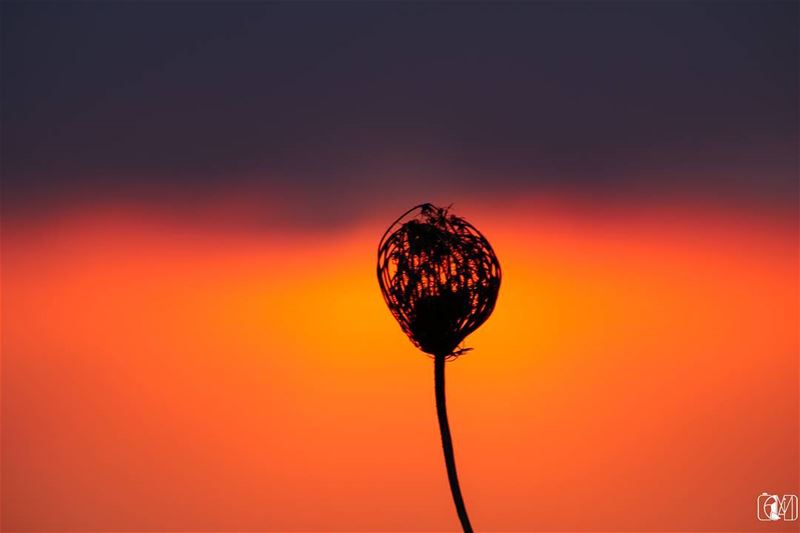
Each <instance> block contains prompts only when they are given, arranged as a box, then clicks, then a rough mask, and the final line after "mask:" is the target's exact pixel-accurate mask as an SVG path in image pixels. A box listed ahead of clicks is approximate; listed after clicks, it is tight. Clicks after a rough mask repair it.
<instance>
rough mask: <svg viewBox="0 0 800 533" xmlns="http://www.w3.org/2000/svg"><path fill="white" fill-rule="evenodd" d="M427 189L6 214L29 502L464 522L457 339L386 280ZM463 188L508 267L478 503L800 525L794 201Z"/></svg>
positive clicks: (508, 519)
mask: <svg viewBox="0 0 800 533" xmlns="http://www.w3.org/2000/svg"><path fill="white" fill-rule="evenodd" d="M405 207H407V206H404V205H403V206H401V205H396V206H394V205H393V206H392V207H391V209H387V210H386V211H385V213H384V215H383V216H380V217H379V216H370V217H367V218H365V219H363V220H362V221H361V222H360V223H358V224H357V225H355V226H351V227H342V228H339V229H336V230H331V231H329V232H320V231H310V230H309V231H305V232H302V231H296V232H294V233H291V234H283V235H282V236H278V233H277V232H270V231H260V232H257V231H252V230H243V229H241V228H239V229H236V228H223V229H219V228H217V229H214V228H213V226H212V225H206V224H202V223H190V222H187V221H186V220H185V219H183V220H174V219H173V220H166V219H162V218H159V217H158V216H157V215H153V214H152V213H150V214H148V213H147V212H144V211H136V210H131V209H122V208H120V209H116V210H114V209H111V208H108V209H102V210H101V209H95V210H87V211H85V212H84V213H83V214H80V215H78V214H71V215H63V216H61V217H53V218H51V219H48V220H45V221H39V222H36V223H31V224H29V225H23V224H21V223H17V224H6V225H5V226H4V228H3V231H4V235H3V238H4V240H3V272H2V274H3V280H2V281H3V284H2V290H3V293H2V298H3V301H2V303H3V307H2V326H3V328H2V349H3V354H2V355H3V359H2V364H3V367H2V380H3V382H2V385H3V387H2V464H3V472H2V504H3V505H2V524H3V529H5V530H19V531H32V530H51V531H90V530H92V531H95V530H111V531H113V530H130V531H133V530H143V531H145V530H150V531H169V530H203V531H211V530H215V531H216V530H231V531H255V530H280V531H312V530H335V531H346V530H353V531H378V530H385V531H403V530H407V531H435V530H455V529H456V528H457V521H456V517H455V512H454V510H453V506H452V501H451V499H450V494H449V490H448V486H447V479H446V475H445V470H444V464H443V461H442V457H441V448H440V441H439V435H438V431H437V425H436V414H435V409H434V402H433V400H434V396H433V365H432V361H431V360H429V359H427V358H426V357H425V356H424V355H423V354H421V353H420V352H418V351H416V350H415V349H414V348H413V346H412V345H411V343H410V342H409V341H408V340H407V339H406V338H405V337H404V335H403V334H402V332H401V331H400V329H399V327H398V326H397V324H396V323H395V322H394V320H393V319H392V317H391V315H390V314H389V312H388V310H387V309H386V308H385V305H384V303H383V301H382V299H381V295H380V292H379V290H378V285H377V281H376V279H375V272H374V261H375V252H376V246H377V242H378V239H379V237H380V235H381V234H382V232H383V230H384V229H385V227H386V226H387V225H388V224H389V222H391V220H392V219H393V218H394V217H395V216H396V215H397V214H399V213H400V212H402V210H403V209H404V208H405ZM454 209H455V211H456V212H457V213H458V214H459V215H462V216H464V217H465V218H467V219H468V220H470V221H471V222H472V223H474V224H475V225H476V226H477V227H478V228H479V229H480V230H481V231H483V232H484V233H485V235H486V236H487V237H488V238H489V240H490V241H491V242H492V244H493V245H494V247H495V250H496V252H497V254H498V256H499V258H500V261H501V264H502V267H503V276H504V277H503V284H502V287H501V292H500V298H499V301H498V304H497V308H496V310H495V312H494V315H493V316H492V317H491V318H490V319H489V321H488V322H487V323H486V324H485V325H484V326H483V327H482V328H481V329H480V330H478V331H477V332H476V333H474V334H473V335H472V336H471V337H470V338H468V339H467V346H470V347H473V348H474V351H472V352H470V353H468V354H466V355H464V356H463V357H461V358H460V359H458V360H456V361H455V362H452V363H449V364H448V367H447V380H448V381H447V387H448V388H447V393H448V406H449V410H450V423H451V425H452V428H453V434H454V439H455V449H456V457H457V462H458V467H459V473H460V477H461V484H462V488H463V491H464V494H465V498H466V502H467V506H468V509H469V511H470V514H471V517H472V521H473V524H474V525H475V527H476V528H477V529H478V530H484V531H548V530H558V531H570V530H580V531H609V530H614V531H634V530H645V531H669V530H674V531H724V530H731V531H762V530H763V531H789V530H794V529H792V527H794V526H796V523H795V524H793V525H792V524H786V523H770V524H763V523H760V522H758V521H757V520H756V518H755V508H756V496H757V495H758V494H760V493H761V492H762V491H769V492H771V493H778V494H784V493H797V492H799V490H798V472H800V466H799V465H798V456H800V453H799V451H798V404H799V402H798V336H797V334H798V328H797V325H798V300H797V296H798V278H797V273H798V271H797V267H798V262H797V233H796V225H795V221H794V219H793V218H791V217H789V218H787V219H782V218H781V217H779V216H772V215H765V214H763V213H761V214H759V213H755V212H748V213H742V212H736V211H734V210H732V209H731V210H727V211H726V210H712V209H707V208H704V207H702V206H690V205H680V206H677V205H671V206H661V207H653V206H650V207H649V208H646V209H645V208H642V209H639V210H634V209H631V208H619V209H615V208H609V207H606V208H604V209H603V210H600V209H596V208H590V207H587V206H585V205H578V204H564V203H557V202H538V201H534V200H533V199H531V200H525V201H519V202H518V203H516V204H505V205H504V206H503V207H502V208H499V207H492V206H489V207H481V206H480V205H478V204H475V203H469V202H466V203H459V204H457V205H456V206H455V207H454ZM395 211H396V212H395ZM790 526H792V527H790Z"/></svg>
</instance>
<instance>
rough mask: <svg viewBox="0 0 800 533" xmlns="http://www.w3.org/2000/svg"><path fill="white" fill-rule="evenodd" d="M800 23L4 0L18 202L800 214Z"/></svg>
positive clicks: (757, 11) (327, 211) (671, 9)
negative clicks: (551, 201)
mask: <svg viewBox="0 0 800 533" xmlns="http://www.w3.org/2000/svg"><path fill="white" fill-rule="evenodd" d="M797 16H798V8H797V4H796V3H795V2H782V3H772V2H730V3H726V2H704V3H689V2H639V3H629V2H594V3H581V2H568V3H563V4H560V3H555V2H545V3H527V4H526V3H503V4H501V5H494V4H488V3H467V4H465V3H447V4H439V5H430V4H425V3H408V4H401V3H381V4H367V3H360V2H347V3H314V2H309V3H306V2H304V3H300V4H290V3H275V4H265V3H257V2H242V3H224V4H223V3H217V2H208V3H190V4H186V3H181V2H149V3H147V4H145V5H141V4H140V3H133V2H125V3H116V2H115V3H113V4H108V5H100V4H98V3H95V2H86V3H84V2H81V3H72V2H65V3H35V4H30V3H24V4H23V3H14V2H7V3H4V5H3V22H2V24H3V36H2V44H3V52H2V54H3V56H2V58H3V67H2V68H3V95H2V98H3V100H2V103H3V106H2V113H3V114H2V118H3V147H4V151H3V155H4V157H3V173H4V192H5V193H6V198H5V199H4V208H5V209H6V210H7V212H8V213H9V214H15V213H17V212H20V211H21V212H24V213H28V212H30V211H31V210H40V209H42V208H52V207H64V206H65V205H66V206H69V205H73V206H74V205H83V204H87V203H88V204H91V203H92V202H102V201H104V200H107V199H113V200H115V201H117V202H142V201H147V202H156V203H166V204H167V209H173V208H175V207H180V206H186V205H192V206H193V205H196V203H197V202H201V203H202V202H203V201H204V199H205V198H207V196H208V195H213V196H215V197H219V196H220V195H222V196H233V195H235V194H236V193H238V194H239V195H240V196H248V197H253V196H252V195H257V196H258V197H259V200H260V201H261V202H262V203H263V202H266V201H268V200H270V199H272V198H275V197H280V202H279V204H280V205H279V206H273V209H270V210H268V211H269V214H267V213H262V214H261V215H260V216H262V217H264V218H266V219H271V218H275V219H276V220H265V221H264V222H265V223H274V222H279V223H282V224H283V223H285V224H289V225H295V224H299V223H310V224H313V225H319V226H323V227H329V226H330V225H331V224H338V223H343V222H349V221H352V220H353V219H357V218H358V217H359V216H362V215H363V214H364V213H365V212H367V211H369V210H371V209H373V208H374V209H375V210H377V211H378V212H380V209H378V208H380V207H381V206H380V205H378V206H375V204H376V203H378V204H380V203H382V202H387V201H388V202H392V200H394V202H392V205H397V206H399V207H402V206H404V205H406V204H407V203H408V202H414V201H416V200H417V199H419V198H420V197H425V196H426V195H439V194H444V195H448V196H452V191H453V190H454V189H457V190H458V191H459V194H460V195H464V196H469V197H485V196H486V195H487V194H488V195H490V196H496V194H495V193H496V192H497V191H498V190H502V191H511V190H514V191H523V192H530V191H533V192H542V191H554V192H557V193H567V194H573V195H576V194H577V195H584V196H586V197H589V198H597V197H598V196H599V197H601V198H603V199H612V200H618V199H622V200H623V201H627V199H628V198H631V197H633V198H637V199H653V198H655V199H658V198H659V197H662V196H669V197H672V196H675V195H682V196H687V195H691V196H693V197H702V199H703V200H704V201H711V202H724V203H733V204H738V203H740V202H745V203H759V202H760V203H761V204H762V205H763V204H766V205H767V206H768V207H769V208H771V209H774V208H778V207H780V208H784V209H793V208H794V205H795V199H796V196H797V180H796V163H797V161H796V159H797V158H796V150H795V148H796V144H797V114H798V102H797V93H798V84H797V73H796V65H797V64H798V44H797ZM333 194H335V195H336V198H337V201H332V200H331V195H333ZM262 211H267V210H262Z"/></svg>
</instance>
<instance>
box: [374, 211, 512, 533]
mask: <svg viewBox="0 0 800 533" xmlns="http://www.w3.org/2000/svg"><path fill="white" fill-rule="evenodd" d="M412 213H413V215H412ZM378 283H379V284H380V287H381V293H382V294H383V298H384V300H385V301H386V304H387V305H388V306H389V309H390V310H391V312H392V315H394V317H395V319H397V321H398V322H399V323H400V327H401V328H402V329H403V331H404V332H405V333H406V335H408V338H409V339H411V342H413V343H414V345H415V346H416V347H417V348H419V349H420V350H422V351H423V352H425V353H428V354H430V355H432V356H433V359H434V382H435V389H436V411H437V414H438V418H439V430H440V432H441V435H442V448H443V450H444V458H445V465H446V467H447V476H448V479H449V481H450V490H451V492H452V494H453V500H454V502H455V506H456V511H457V513H458V517H459V520H460V521H461V526H462V527H463V529H464V531H465V532H471V531H472V526H471V525H470V522H469V517H468V516H467V510H466V507H465V506H464V500H463V498H462V496H461V489H460V487H459V484H458V475H457V473H456V465H455V458H454V454H453V442H452V438H451V436H450V426H449V423H448V421H447V408H446V403H445V393H444V364H445V361H447V360H449V359H453V358H455V357H457V356H459V355H461V354H463V353H464V352H466V351H468V350H469V349H470V348H459V345H460V344H461V342H462V341H463V340H464V338H465V337H466V336H467V335H469V334H470V333H472V332H473V331H475V330H476V329H477V328H478V327H479V326H480V325H481V324H483V323H484V322H485V321H486V319H487V318H489V315H490V314H491V313H492V311H493V310H494V306H495V302H496V301H497V293H498V291H499V289H500V263H499V262H498V261H497V257H496V256H495V254H494V251H493V250H492V247H491V245H490V244H489V241H487V240H486V238H485V237H484V236H483V235H481V233H480V232H479V231H478V230H477V229H475V227H474V226H472V224H470V223H469V222H467V221H466V220H464V219H462V218H459V217H457V216H455V215H452V214H449V213H448V209H447V208H441V207H436V206H434V205H432V204H421V205H418V206H416V207H414V208H412V209H409V210H408V211H406V212H405V213H404V214H403V215H401V216H400V218H398V219H397V220H396V221H395V222H394V223H393V224H392V225H391V226H389V229H387V230H386V232H385V233H384V234H383V237H382V238H381V241H380V244H379V246H378Z"/></svg>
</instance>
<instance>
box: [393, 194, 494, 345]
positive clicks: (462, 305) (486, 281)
mask: <svg viewBox="0 0 800 533" xmlns="http://www.w3.org/2000/svg"><path fill="white" fill-rule="evenodd" d="M404 219H405V220H404ZM378 282H379V283H380V287H381V292H382V293H383V298H384V300H385V301H386V304H387V305H388V306H389V309H390V311H391V312H392V315H394V317H395V319H397V321H398V322H399V323H400V327H401V328H402V329H403V331H404V332H405V334H406V335H408V338H409V339H411V342H413V343H414V345H415V346H417V348H419V349H420V350H422V351H423V352H425V353H428V354H431V355H434V356H441V357H455V356H458V355H460V354H461V353H463V352H464V351H466V350H467V349H457V348H458V346H459V344H460V343H461V342H462V341H463V340H464V338H465V337H466V336H467V335H469V334H470V333H472V332H473V331H475V330H476V329H477V328H478V327H479V326H480V325H481V324H483V323H484V322H485V321H486V319H487V318H489V315H490V314H491V313H492V311H493V310H494V305H495V302H496V301H497V293H498V290H499V289H500V263H499V262H498V261H497V257H496V256H495V254H494V250H492V247H491V245H490V244H489V241H487V240H486V238H485V237H484V236H483V235H481V233H480V232H479V231H478V230H477V229H475V227H474V226H472V224H470V223H469V222H467V221H466V220H464V219H463V218H459V217H457V216H455V215H451V214H449V213H448V209H447V208H441V207H436V206H434V205H432V204H422V205H419V206H416V207H414V208H413V209H411V210H409V211H407V212H406V213H405V214H403V215H402V216H401V217H400V218H399V219H397V220H396V221H395V222H394V223H393V224H392V225H391V226H390V227H389V229H388V230H386V233H384V235H383V238H381V242H380V244H379V246H378Z"/></svg>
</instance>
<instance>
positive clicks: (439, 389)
mask: <svg viewBox="0 0 800 533" xmlns="http://www.w3.org/2000/svg"><path fill="white" fill-rule="evenodd" d="M433 361H434V362H433V376H434V381H435V384H436V414H437V415H439V432H440V433H441V434H442V450H443V451H444V464H445V466H447V479H448V480H449V481H450V492H452V493H453V502H455V504H456V512H457V513H458V519H459V520H460V521H461V527H462V528H463V529H464V533H472V526H471V525H470V523H469V517H468V516H467V508H466V507H465V506H464V498H463V497H462V496H461V488H460V487H459V486H458V473H457V472H456V460H455V456H454V455H453V439H452V438H451V437H450V424H449V423H448V422H447V405H446V404H445V394H444V363H445V356H443V355H437V356H435V357H434V360H433Z"/></svg>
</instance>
